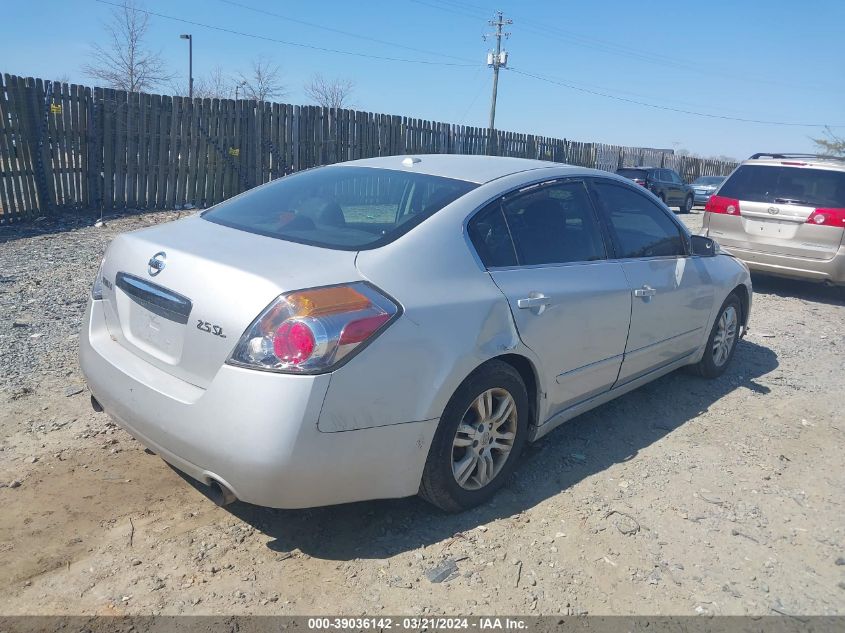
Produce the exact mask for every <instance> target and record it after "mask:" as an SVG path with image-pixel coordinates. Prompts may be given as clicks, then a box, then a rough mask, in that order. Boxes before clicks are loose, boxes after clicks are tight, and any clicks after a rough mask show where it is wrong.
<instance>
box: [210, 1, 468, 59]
mask: <svg viewBox="0 0 845 633" xmlns="http://www.w3.org/2000/svg"><path fill="white" fill-rule="evenodd" d="M218 2H222V3H223V4H228V5H231V6H234V7H240V8H241V9H246V10H248V11H253V12H255V13H262V14H264V15H269V16H272V17H275V18H279V19H280V20H286V21H288V22H294V23H295V24H303V25H305V26H310V27H312V28H315V29H321V30H323V31H328V32H330V33H338V34H340V35H345V36H347V37H354V38H357V39H359V40H365V41H368V42H376V43H377V44H384V45H386V46H394V47H396V48H402V49H405V50H408V51H414V52H415V53H425V54H426V55H436V56H438V57H445V58H448V59H456V60H458V61H463V62H471V61H472V60H469V59H467V58H466V57H457V56H455V55H448V54H446V53H439V52H437V51H429V50H426V49H424V48H416V47H414V46H408V45H406V44H399V43H398V42H390V41H388V40H382V39H379V38H377V37H370V36H368V35H362V34H361V33H352V32H350V31H344V30H342V29H336V28H333V27H330V26H324V25H322V24H317V23H316V22H308V21H306V20H301V19H299V18H292V17H290V16H287V15H281V14H280V13H274V12H273V11H267V10H266V9H259V8H257V7H251V6H249V5H247V4H243V3H241V2H235V1H234V0H218ZM473 65H474V64H473Z"/></svg>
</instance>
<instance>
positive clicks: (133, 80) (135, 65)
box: [82, 0, 174, 92]
mask: <svg viewBox="0 0 845 633" xmlns="http://www.w3.org/2000/svg"><path fill="white" fill-rule="evenodd" d="M149 19H150V16H149V14H148V13H146V12H145V11H143V10H142V9H140V8H139V7H138V6H137V4H136V3H135V0H123V3H122V4H121V6H120V7H118V8H116V9H113V10H112V12H111V18H110V19H109V21H108V22H107V23H105V24H104V25H103V27H104V28H105V30H106V34H107V36H108V42H107V44H106V45H104V46H103V45H100V44H99V43H94V44H92V45H91V49H92V51H91V53H92V57H93V58H94V60H95V61H93V62H92V63H90V64H86V65H84V66H83V67H82V70H83V71H84V72H85V73H86V74H87V75H89V76H91V77H94V78H95V79H99V80H101V81H103V82H105V83H106V84H107V85H108V86H109V87H111V88H117V89H119V90H128V91H130V92H141V91H144V90H150V89H151V88H154V87H156V86H160V85H162V84H164V83H165V82H167V81H169V80H170V79H172V78H173V77H174V75H173V74H171V73H169V72H168V71H167V67H166V65H165V63H164V60H163V59H162V58H161V54H160V53H156V52H153V51H151V50H149V49H148V48H147V47H146V45H145V42H144V39H145V37H146V35H147V30H148V29H149Z"/></svg>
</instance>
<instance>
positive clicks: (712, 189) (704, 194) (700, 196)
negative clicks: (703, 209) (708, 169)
mask: <svg viewBox="0 0 845 633" xmlns="http://www.w3.org/2000/svg"><path fill="white" fill-rule="evenodd" d="M723 182H725V176H699V177H698V178H696V179H695V180H694V181H693V183H692V191H693V193H694V194H695V204H707V201H708V200H710V196H712V195H713V194H714V193H716V190H717V189H718V188H719V185H721V184H722V183H723Z"/></svg>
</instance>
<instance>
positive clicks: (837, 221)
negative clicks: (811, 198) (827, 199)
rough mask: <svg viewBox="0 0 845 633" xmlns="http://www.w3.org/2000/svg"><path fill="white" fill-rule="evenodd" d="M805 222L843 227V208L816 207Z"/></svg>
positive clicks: (844, 211)
mask: <svg viewBox="0 0 845 633" xmlns="http://www.w3.org/2000/svg"><path fill="white" fill-rule="evenodd" d="M807 224H816V225H818V226H838V227H839V228H840V229H841V228H845V209H816V210H815V211H813V212H812V213H811V214H810V217H809V218H807Z"/></svg>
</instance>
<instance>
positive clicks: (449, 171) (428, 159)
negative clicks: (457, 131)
mask: <svg viewBox="0 0 845 633" xmlns="http://www.w3.org/2000/svg"><path fill="white" fill-rule="evenodd" d="M338 165H340V166H349V167H374V168H378V169H397V170H402V171H412V172H414V173H417V174H427V175H430V176H442V177H445V178H454V179H457V180H465V181H467V182H474V183H477V184H480V185H481V184H484V183H487V182H490V181H492V180H496V179H498V178H503V177H505V176H510V175H511V174H516V173H520V172H526V171H534V170H540V169H554V170H555V174H554V176H555V177H560V176H570V175H571V176H584V175H603V176H607V175H608V172H604V171H599V170H596V169H589V168H587V167H577V166H575V165H566V164H564V163H553V162H550V161H546V160H532V159H528V158H509V157H503V156H476V155H464V154H413V155H406V156H383V157H379V158H364V159H361V160H353V161H349V162H345V163H338Z"/></svg>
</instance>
